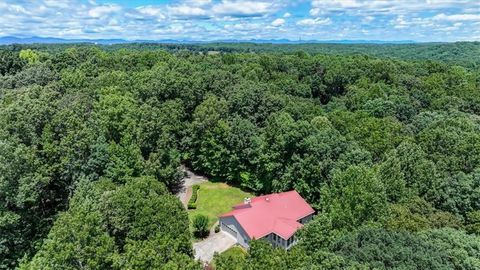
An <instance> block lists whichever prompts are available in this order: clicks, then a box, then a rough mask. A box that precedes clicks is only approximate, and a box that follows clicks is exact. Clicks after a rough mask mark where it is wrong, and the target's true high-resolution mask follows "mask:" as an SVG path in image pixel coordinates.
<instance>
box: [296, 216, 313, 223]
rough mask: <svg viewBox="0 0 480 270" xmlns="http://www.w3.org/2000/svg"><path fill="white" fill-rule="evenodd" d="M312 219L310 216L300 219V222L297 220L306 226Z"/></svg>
mask: <svg viewBox="0 0 480 270" xmlns="http://www.w3.org/2000/svg"><path fill="white" fill-rule="evenodd" d="M312 218H313V214H310V215H308V216H306V217H304V218H301V219H300V220H298V222H300V223H301V224H307V223H308V222H309V221H310V220H312Z"/></svg>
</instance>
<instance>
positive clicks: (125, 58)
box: [0, 47, 480, 269]
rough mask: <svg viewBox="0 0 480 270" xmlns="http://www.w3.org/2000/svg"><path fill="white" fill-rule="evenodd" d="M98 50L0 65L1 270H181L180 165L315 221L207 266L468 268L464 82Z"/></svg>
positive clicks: (473, 261) (459, 74)
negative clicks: (305, 208)
mask: <svg viewBox="0 0 480 270" xmlns="http://www.w3.org/2000/svg"><path fill="white" fill-rule="evenodd" d="M102 48H103V47H68V48H65V49H64V50H59V51H49V50H30V49H26V48H16V49H12V50H3V51H1V52H0V55H1V56H0V59H1V63H0V73H1V77H0V89H1V90H0V202H1V204H0V217H1V218H0V258H2V260H1V261H0V268H13V267H15V266H20V268H22V269H59V268H62V269H78V268H93V269H105V268H114V269H135V268H142V269H148V268H165V269H189V268H192V269H193V268H198V267H199V264H197V263H195V262H194V261H193V259H192V250H191V244H190V234H189V233H188V218H187V215H186V212H185V210H184V209H183V208H182V207H181V204H180V203H179V202H178V200H176V198H174V197H173V196H172V195H170V193H175V192H176V191H178V188H179V187H180V185H181V184H182V183H181V179H182V174H181V172H180V171H179V166H180V164H181V163H186V164H188V165H189V166H191V167H192V168H193V169H194V170H197V171H199V172H202V173H205V174H207V175H209V176H210V177H212V178H217V179H219V180H221V181H226V182H228V183H231V184H233V185H238V186H242V187H244V188H246V189H249V190H251V191H253V192H255V193H258V194H262V193H269V192H279V191H286V190H291V189H296V190H297V191H298V192H299V193H300V194H301V195H302V196H303V197H304V198H306V199H307V201H308V202H309V203H311V204H312V206H313V207H314V208H315V209H316V210H317V211H318V216H317V218H316V219H315V220H314V221H313V222H312V223H311V224H310V225H308V226H306V227H305V229H304V230H303V231H302V232H301V241H300V243H299V244H298V245H297V246H296V247H295V248H294V249H293V250H291V251H289V252H288V253H285V252H284V251H281V250H278V249H273V248H271V247H269V246H267V245H265V244H264V243H262V242H258V243H254V244H253V246H252V248H251V250H250V252H249V254H248V255H247V256H246V257H244V258H237V257H228V256H217V258H216V259H215V265H216V267H217V268H218V269H234V268H235V267H237V269H259V268H260V269H262V268H265V269H277V268H278V269H295V268H296V269H345V268H352V269H371V268H378V269H452V268H454V269H476V268H479V267H480V237H479V234H480V132H479V131H480V118H479V114H480V106H479V104H480V73H479V71H478V69H466V68H465V67H460V66H456V65H451V64H446V63H440V62H434V61H427V62H418V61H415V62H411V61H400V60H387V59H383V60H382V59H378V58H374V57H368V56H333V55H325V54H317V55H309V54H306V53H295V54H269V53H258V54H251V53H245V54H244V53H224V54H217V55H208V54H198V53H196V52H191V51H185V50H181V51H178V52H177V53H175V54H172V53H169V52H165V51H158V50H152V51H150V50H145V51H143V50H128V49H122V50H113V51H106V50H103V49H102ZM279 50H281V47H280V48H279ZM219 203H220V202H219ZM263 266H265V267H263Z"/></svg>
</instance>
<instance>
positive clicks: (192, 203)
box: [188, 185, 200, 209]
mask: <svg viewBox="0 0 480 270" xmlns="http://www.w3.org/2000/svg"><path fill="white" fill-rule="evenodd" d="M199 189H200V186H199V185H193V186H192V197H190V200H188V209H196V208H197V204H196V202H197V196H198V194H197V193H198V190H199Z"/></svg>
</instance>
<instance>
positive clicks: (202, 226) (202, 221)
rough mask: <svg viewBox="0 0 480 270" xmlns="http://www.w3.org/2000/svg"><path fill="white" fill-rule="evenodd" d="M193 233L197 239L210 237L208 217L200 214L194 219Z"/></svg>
mask: <svg viewBox="0 0 480 270" xmlns="http://www.w3.org/2000/svg"><path fill="white" fill-rule="evenodd" d="M192 224H193V233H194V234H195V236H196V237H200V238H203V237H205V236H208V234H209V232H210V231H209V228H208V217H207V216H205V215H202V214H198V215H196V216H195V217H193V221H192Z"/></svg>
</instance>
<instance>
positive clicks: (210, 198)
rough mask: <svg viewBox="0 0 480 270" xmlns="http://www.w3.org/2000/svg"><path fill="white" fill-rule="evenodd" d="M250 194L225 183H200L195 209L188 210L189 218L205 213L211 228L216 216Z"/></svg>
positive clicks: (230, 208)
mask: <svg viewBox="0 0 480 270" xmlns="http://www.w3.org/2000/svg"><path fill="white" fill-rule="evenodd" d="M245 197H253V195H252V194H250V193H248V192H245V191H243V190H241V189H239V188H236V187H232V186H229V185H228V184H225V183H213V182H205V183H202V184H200V189H199V190H198V198H197V202H196V204H197V209H191V210H188V215H189V217H190V220H193V217H194V216H195V215H197V214H203V215H206V216H207V217H208V219H209V221H208V226H209V228H211V227H212V226H213V224H215V222H217V221H218V216H219V215H221V214H224V213H226V212H228V211H230V210H232V206H234V205H236V204H239V203H241V202H243V199H244V198H245Z"/></svg>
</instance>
